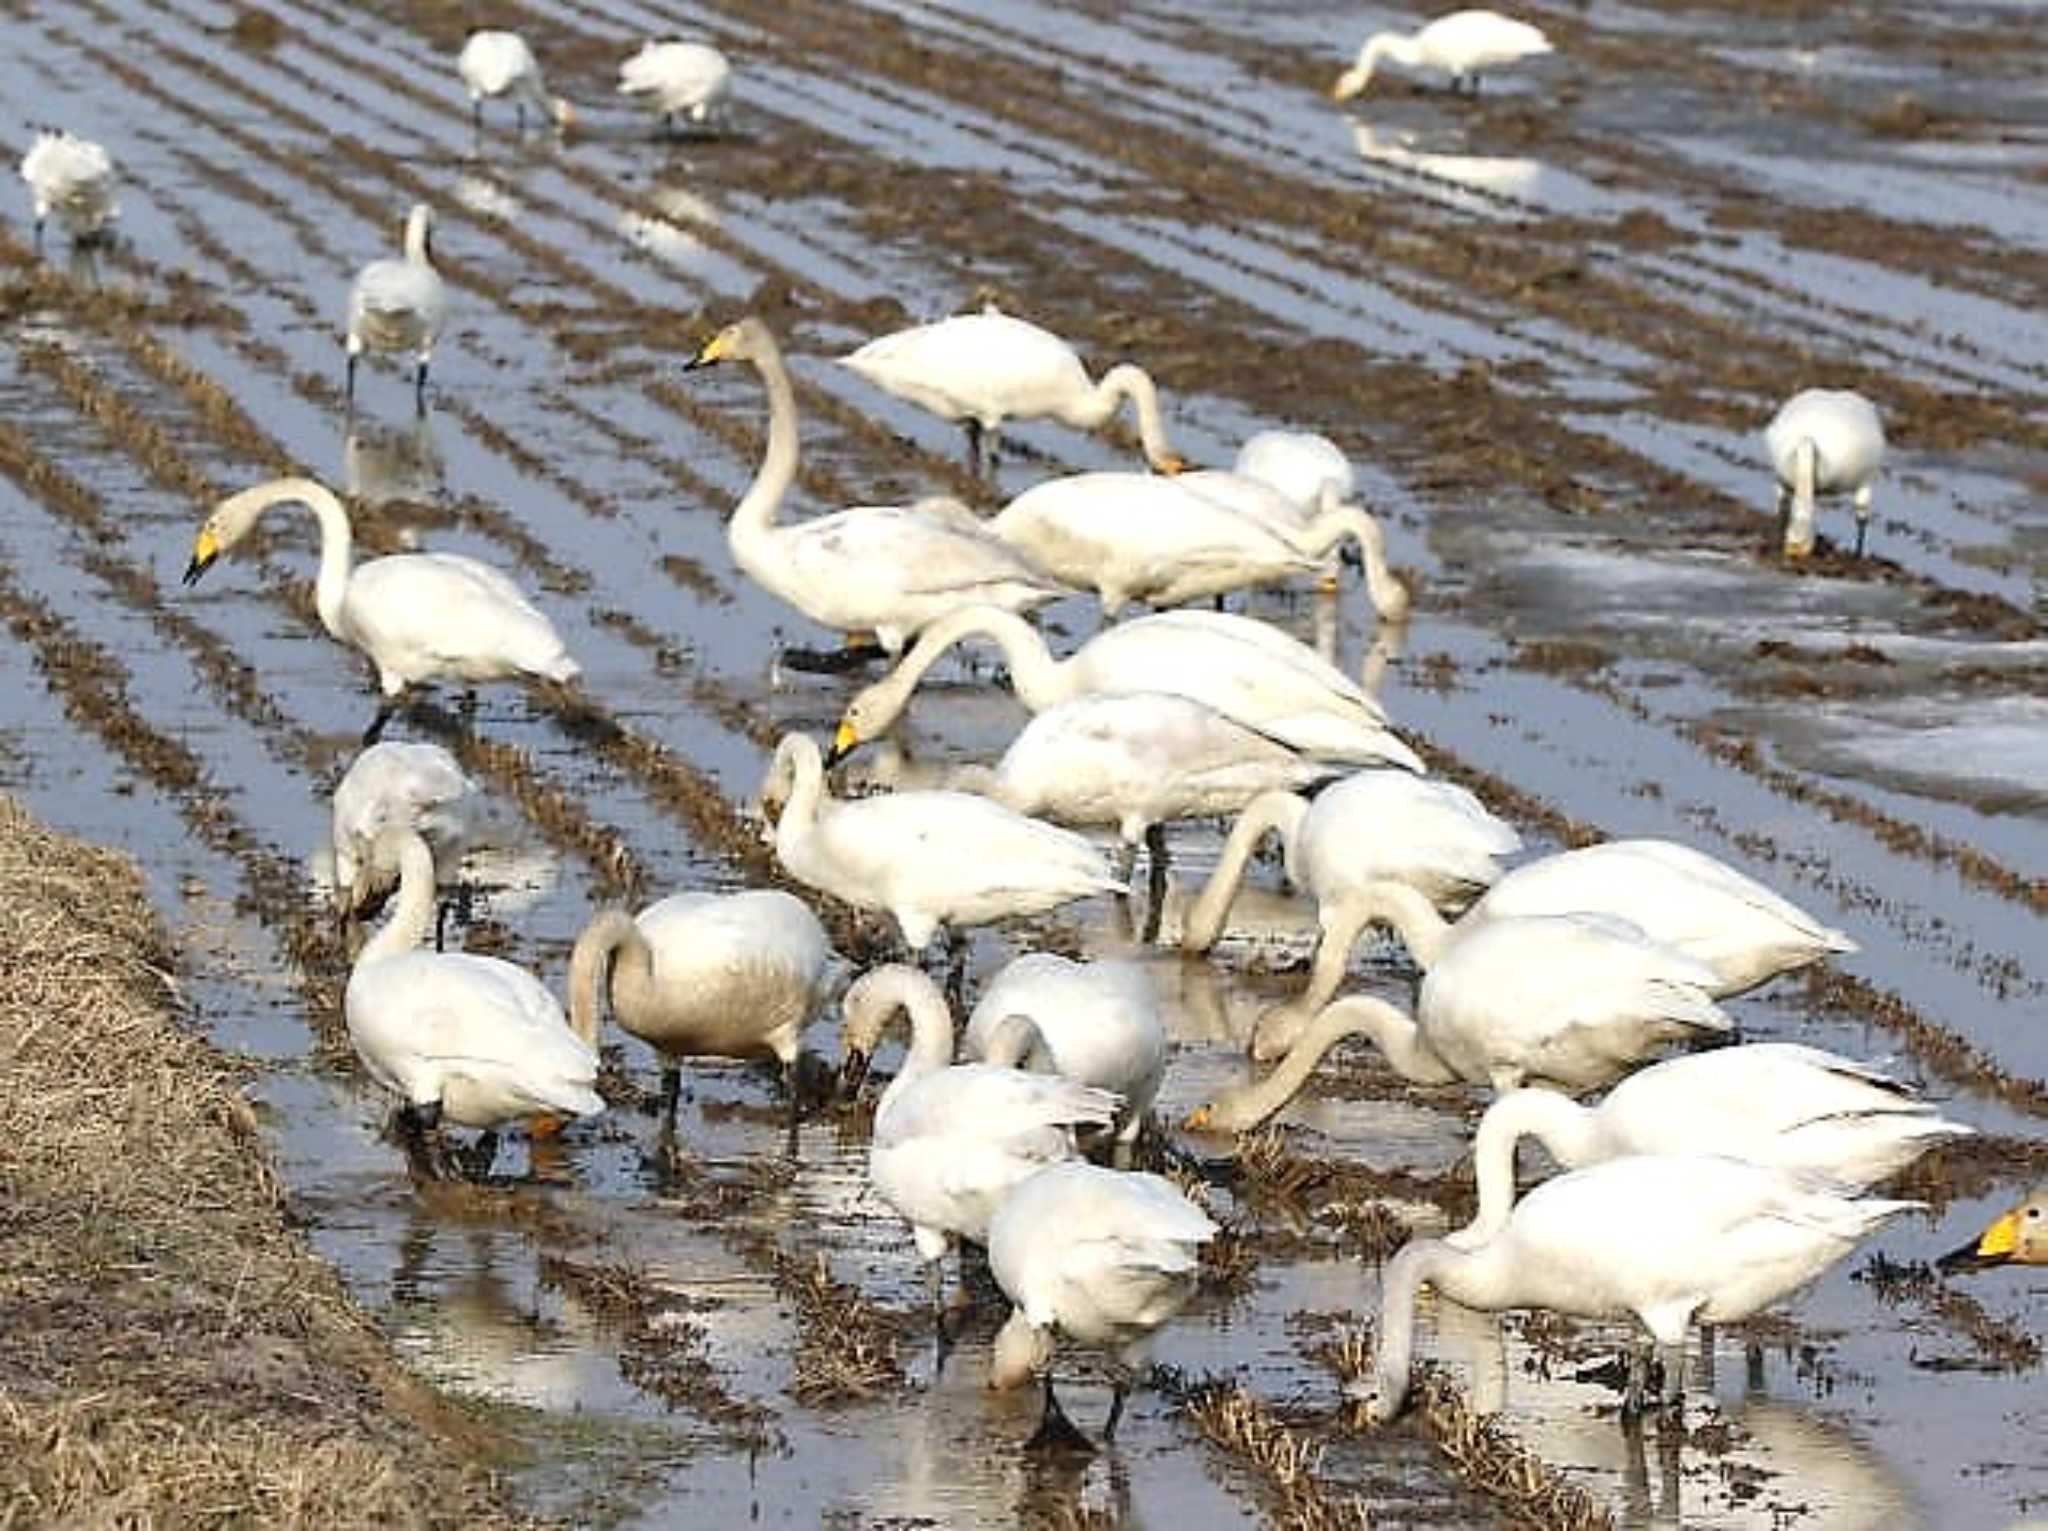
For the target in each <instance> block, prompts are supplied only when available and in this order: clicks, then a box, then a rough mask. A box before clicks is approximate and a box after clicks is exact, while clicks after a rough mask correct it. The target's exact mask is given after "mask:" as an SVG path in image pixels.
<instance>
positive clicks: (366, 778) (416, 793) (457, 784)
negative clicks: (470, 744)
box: [332, 743, 483, 909]
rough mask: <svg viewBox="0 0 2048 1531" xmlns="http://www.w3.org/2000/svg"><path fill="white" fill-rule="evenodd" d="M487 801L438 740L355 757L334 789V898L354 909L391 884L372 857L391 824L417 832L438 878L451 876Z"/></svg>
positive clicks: (389, 746)
mask: <svg viewBox="0 0 2048 1531" xmlns="http://www.w3.org/2000/svg"><path fill="white" fill-rule="evenodd" d="M482 800H483V791H482V789H481V788H480V787H478V786H477V784H476V783H475V782H473V781H471V780H470V779H469V777H468V775H467V774H466V773H465V772H464V771H463V769H462V767H461V765H460V764H459V763H458V762H457V761H456V759H455V757H454V756H453V755H451V754H449V753H448V751H447V750H445V749H443V748H442V747H441V746H440V745H438V744H396V743H386V744H373V745H371V746H370V747H369V748H368V749H366V750H364V751H363V752H362V753H361V754H360V755H358V756H356V758H355V759H354V760H353V761H352V762H350V764H349V768H348V770H347V771H346V772H345V773H343V775H342V778H341V780H340V782H339V783H337V784H336V786H335V789H334V819H333V829H332V837H333V841H334V896H335V902H336V904H337V905H338V906H339V907H341V908H344V909H351V908H355V907H357V906H358V905H359V904H360V903H361V902H362V900H363V899H364V898H365V897H370V896H375V895H376V894H378V893H381V892H383V891H384V888H385V887H386V886H388V877H383V876H379V875H375V874H376V873H377V871H378V868H377V867H376V864H375V863H374V862H373V861H372V860H371V858H370V855H369V851H370V846H371V844H372V842H374V841H375V840H376V838H377V836H378V835H380V834H382V833H383V832H384V831H385V830H387V829H413V830H417V831H419V833H420V834H421V836H423V837H424V838H425V840H426V842H427V845H428V847H429V848H430V849H431V850H432V851H433V853H434V872H435V878H436V880H437V881H439V882H443V883H446V882H449V881H452V880H453V879H454V877H455V874H456V871H457V868H458V867H459V866H460V864H461V861H462V855H463V852H464V850H465V849H466V848H467V847H468V843H469V838H470V835H471V833H472V832H473V830H474V828H475V819H476V813H477V809H478V807H479V805H480V804H481V802H482ZM382 871H383V872H386V873H395V872H396V871H397V868H396V867H388V868H383V869H382ZM359 879H360V884H359Z"/></svg>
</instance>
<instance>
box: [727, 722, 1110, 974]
mask: <svg viewBox="0 0 2048 1531" xmlns="http://www.w3.org/2000/svg"><path fill="white" fill-rule="evenodd" d="M761 798H762V801H763V803H764V804H767V803H779V804H781V808H782V812H781V817H780V818H779V819H778V820H777V821H776V824H775V854H776V856H777V857H778V858H779V859H780V860H781V862H782V865H783V867H784V868H785V869H786V870H787V871H788V872H789V874H790V876H792V877H794V878H796V879H797V880H798V881H799V882H802V883H803V884H805V885H806V886H807V887H812V888H818V889H821V890H823V891H824V892H826V893H830V894H831V895H832V896H833V897H835V898H840V899H844V900H845V901H846V902H847V903H849V904H852V905H854V906H855V907H856V908H859V909H884V910H887V911H888V912H889V914H890V915H891V916H892V917H893V918H894V919H895V921H896V926H897V929H899V930H900V931H901V932H902V934H903V939H904V941H905V943H906V944H908V945H909V947H910V948H911V950H912V951H922V950H923V949H924V947H925V946H926V945H927V944H928V943H929V942H930V941H931V938H932V937H933V935H935V934H936V933H937V931H938V928H939V926H940V925H942V924H943V925H950V926H956V927H957V926H961V925H984V924H987V923H988V922H989V921H991V920H1000V919H1007V918H1009V917H1010V916H1012V915H1026V914H1042V913H1043V912H1044V911H1046V910H1048V909H1053V908H1056V907H1058V906H1059V905H1061V904H1065V903H1071V902H1072V901H1073V900H1075V899H1077V898H1086V897H1088V896H1089V895H1090V894H1092V893H1118V892H1121V891H1123V890H1122V885H1121V884H1119V883H1118V882H1116V881H1115V880H1114V879H1113V878H1112V877H1111V876H1110V875H1109V868H1108V866H1107V865H1106V864H1105V863H1104V861H1103V859H1102V853H1101V852H1100V851H1098V850H1096V848H1095V847H1094V846H1093V845H1091V844H1089V843H1088V841H1087V840H1085V839H1083V838H1082V837H1081V836H1079V835H1077V834H1075V833H1074V832H1073V831H1072V830H1066V829H1061V828H1059V827H1057V826H1056V825H1052V824H1043V823H1040V822H1039V821H1038V820H1037V819H1030V818H1026V817H1025V816H1024V815H1023V814H1021V813H1016V812H1013V811H1012V810H1010V809H1008V808H1005V807H1003V805H1002V804H1000V803H993V802H990V801H989V800H988V799H987V798H985V797H977V796H976V795H974V794H973V793H971V792H891V793H885V794H883V795H881V796H879V797H861V798H853V799H850V800H847V801H838V800H835V799H834V798H832V797H830V796H829V795H827V793H826V791H825V771H824V762H823V759H822V757H821V756H820V753H819V750H818V746H817V743H816V741H815V740H813V739H811V738H810V737H809V736H808V735H805V734H785V735H783V737H782V743H781V744H780V745H778V746H777V747H776V751H775V759H774V761H773V763H772V764H771V765H770V766H769V770H768V777H767V780H766V781H765V782H764V783H763V785H762V788H761Z"/></svg>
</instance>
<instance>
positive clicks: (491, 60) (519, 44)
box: [455, 27, 576, 133]
mask: <svg viewBox="0 0 2048 1531" xmlns="http://www.w3.org/2000/svg"><path fill="white" fill-rule="evenodd" d="M455 71H456V73H458V74H460V75H461V76H462V83H463V85H464V86H466V87H467V88H468V90H469V111H470V117H471V119H472V121H473V122H474V123H475V125H476V130H477V131H478V132H479V133H481V132H482V131H483V127H484V99H485V98H486V97H489V98H491V99H493V100H496V99H498V98H499V97H504V98H506V99H509V100H510V101H511V102H512V105H513V109H514V110H515V111H517V112H518V114H519V130H520V131H521V132H522V133H523V132H525V131H526V109H527V107H529V106H531V107H532V108H534V110H536V111H538V112H539V113H541V114H542V115H543V116H545V117H548V118H550V119H552V120H553V122H554V124H555V126H556V127H558V128H567V127H569V125H570V124H571V123H573V122H574V121H575V120H576V109H575V108H574V107H572V106H571V105H570V104H569V103H568V102H567V101H564V100H563V99H562V98H561V97H560V96H551V95H549V94H548V88H547V84H546V82H545V81H543V80H542V79H541V74H540V65H539V63H538V62H536V61H535V59H534V56H533V50H532V49H531V48H529V47H527V46H526V39H525V38H523V37H521V36H520V35H519V34H518V33H517V32H499V31H492V30H488V29H485V28H481V27H480V28H478V29H476V30H475V31H472V32H471V33H470V34H469V37H468V40H467V41H465V42H464V43H463V45H462V52H461V53H460V54H458V55H457V56H456V59H455Z"/></svg>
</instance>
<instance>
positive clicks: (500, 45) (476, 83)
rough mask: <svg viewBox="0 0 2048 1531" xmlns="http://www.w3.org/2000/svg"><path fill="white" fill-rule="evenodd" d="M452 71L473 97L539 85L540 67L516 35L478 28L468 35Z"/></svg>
mask: <svg viewBox="0 0 2048 1531" xmlns="http://www.w3.org/2000/svg"><path fill="white" fill-rule="evenodd" d="M455 71H456V73H457V74H459V75H461V76H462V83H463V84H464V85H467V86H468V87H469V93H470V96H471V97H472V98H475V97H478V96H502V95H504V94H506V93H507V92H508V91H511V90H512V89H514V88H515V87H519V88H521V89H538V88H539V85H540V65H539V64H538V63H536V62H535V61H534V57H533V50H532V49H531V48H529V47H527V45H526V39H525V38H523V37H521V36H520V35H519V34H518V33H517V32H503V31H496V30H491V29H480V30H478V31H475V32H472V33H470V34H469V37H468V39H467V41H465V42H464V43H463V45H462V52H461V53H459V54H457V55H456V58H455ZM527 82H531V84H530V85H529V84H528V83H527Z"/></svg>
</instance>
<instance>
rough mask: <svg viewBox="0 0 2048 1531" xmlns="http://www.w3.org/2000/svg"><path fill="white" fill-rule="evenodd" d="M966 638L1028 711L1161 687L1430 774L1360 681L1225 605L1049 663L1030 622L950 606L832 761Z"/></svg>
mask: <svg viewBox="0 0 2048 1531" xmlns="http://www.w3.org/2000/svg"><path fill="white" fill-rule="evenodd" d="M968 637H981V638H988V639H991V640H993V641H994V642H995V644H996V646H997V647H998V648H1000V649H1001V650H1002V651H1003V658H1004V660H1005V662H1006V663H1007V664H1008V666H1009V670H1010V684H1011V685H1012V686H1013V687H1014V688H1015V690H1016V693H1017V699H1018V700H1019V701H1021V702H1022V703H1023V704H1024V705H1025V706H1026V707H1028V708H1030V709H1031V710H1032V711H1033V712H1041V711H1043V710H1045V709H1046V708H1048V707H1051V706H1053V705H1055V704H1056V703H1059V702H1063V701H1066V700H1068V699H1069V698H1071V697H1076V696H1119V695H1128V694H1131V693H1134V692H1148V691H1151V692H1166V693H1169V694H1171V695H1175V696H1184V697H1188V698H1190V699H1192V700H1194V701H1197V702H1201V703H1203V704H1205V705H1206V706H1208V707H1211V708H1213V709H1214V710H1215V711H1217V712H1219V713H1221V714H1223V716H1225V717H1227V718H1230V719H1232V720H1233V721H1235V722H1237V723H1241V724H1243V725H1245V726H1246V727H1248V728H1255V729H1257V730H1259V731H1260V732H1262V733H1264V734H1267V735H1269V736H1270V737H1272V738H1274V739H1277V740H1279V741H1280V742H1281V743H1282V744H1285V745H1286V746H1287V747H1288V748H1289V749H1292V750H1296V751H1298V752H1299V753H1301V754H1303V755H1306V756H1308V757H1310V758H1313V759H1320V760H1329V761H1344V762H1349V763H1353V764H1372V763H1386V764H1393V765H1398V766H1402V767H1405V768H1406V769H1408V770H1411V771H1421V770H1422V769H1423V765H1422V760H1421V757H1420V756H1418V755H1417V754H1416V753H1415V752H1414V751H1413V750H1411V749H1410V748H1409V747H1408V746H1407V745H1406V744H1404V743H1402V742H1401V740H1400V739H1399V738H1398V737H1397V736H1396V735H1395V733H1394V731H1393V729H1392V728H1391V727H1389V726H1388V724H1387V718H1386V714H1385V713H1384V712H1382V711H1381V710H1380V705H1379V703H1377V702H1375V701H1374V700H1373V699H1372V698H1371V696H1369V695H1367V693H1366V691H1365V690H1364V688H1363V687H1361V686H1360V685H1359V684H1358V683H1357V682H1356V681H1354V680H1352V679H1351V678H1350V677H1349V676H1348V675H1345V674H1344V673H1343V672H1342V671H1341V670H1338V669H1337V668H1336V667H1334V666H1333V665H1331V664H1329V663H1328V662H1327V661H1325V660H1323V659H1321V658H1319V657H1318V656H1317V655H1316V653H1315V652H1314V651H1313V650H1312V649H1310V648H1308V647H1307V646H1306V645H1304V644H1302V643H1299V642H1297V641H1296V640H1295V639H1293V638H1290V637H1289V636H1288V635H1287V634H1285V633H1283V632H1281V631H1280V630H1279V629H1278V628H1276V627H1273V626H1271V625H1269V624H1267V623H1265V622H1259V621H1255V620H1254V619H1252V618H1250V617H1238V616H1231V615H1229V614H1227V613H1224V612H1206V611H1164V612H1159V613H1157V614H1155V615H1153V616H1149V617H1141V618H1139V619H1137V620H1136V621H1132V622H1122V623H1119V624H1117V625H1116V626H1115V627H1112V628H1110V629H1108V630H1107V631H1105V632H1101V633H1098V634H1096V636H1095V637H1093V638H1091V639H1089V640H1088V642H1086V643H1085V644H1083V645H1082V646H1081V647H1080V648H1079V649H1077V650H1076V651H1075V652H1074V653H1073V654H1071V655H1069V656H1068V657H1067V658H1065V659H1054V658H1053V657H1052V651H1051V650H1050V649H1049V648H1047V647H1046V642H1045V639H1043V638H1042V637H1040V636H1039V635H1038V631H1037V629H1035V628H1033V627H1032V626H1031V624H1030V623H1028V622H1026V621H1024V620H1023V619H1022V618H1021V617H1018V616H1016V615H1015V614H1013V613H1011V612H1007V611H1000V610H996V609H994V608H990V607H971V608H968V609H966V610H962V611H957V612H954V613H952V614H951V615H950V616H947V617H944V618H941V619H940V620H939V621H937V622H934V623H932V625H931V626H930V627H929V628H927V629H926V630H925V631H924V632H922V633H920V634H919V635H918V640H917V643H916V645H915V646H914V647H912V649H911V650H910V652H909V653H907V654H905V655H904V656H903V659H902V661H901V663H899V664H898V665H897V666H896V668H895V669H894V670H892V671H891V672H890V673H889V674H888V675H886V676H884V677H883V678H882V679H881V680H878V681H876V682H875V683H874V684H873V685H871V686H869V687H868V688H867V689H866V690H865V691H863V692H861V693H860V695H858V696H856V697H855V698H854V699H853V701H852V702H851V703H850V704H849V705H848V706H847V709H846V711H845V713H844V714H843V715H842V716H841V718H840V722H839V730H838V732H837V734H836V735H835V736H834V738H833V744H832V757H833V759H834V760H835V761H836V760H837V759H838V758H840V757H841V756H843V755H845V754H846V753H847V752H848V751H849V750H852V749H854V748H856V747H857V746H859V745H861V744H863V743H865V742H867V741H868V740H870V739H876V738H879V737H881V735H882V734H883V733H885V732H886V731H887V730H888V728H889V727H890V725H891V724H893V723H894V722H895V721H896V719H897V718H898V717H900V716H901V715H902V713H903V709H904V708H905V707H906V706H908V705H909V702H910V694H911V692H912V691H913V690H915V689H916V687H917V683H918V681H920V680H921V679H923V678H924V675H925V672H926V671H928V670H929V669H931V667H932V666H933V665H935V664H937V663H938V661H939V658H940V656H941V655H943V654H944V653H945V652H946V650H948V649H949V648H951V647H952V646H953V645H954V644H956V643H958V642H960V641H961V640H962V639H964V638H968Z"/></svg>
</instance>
